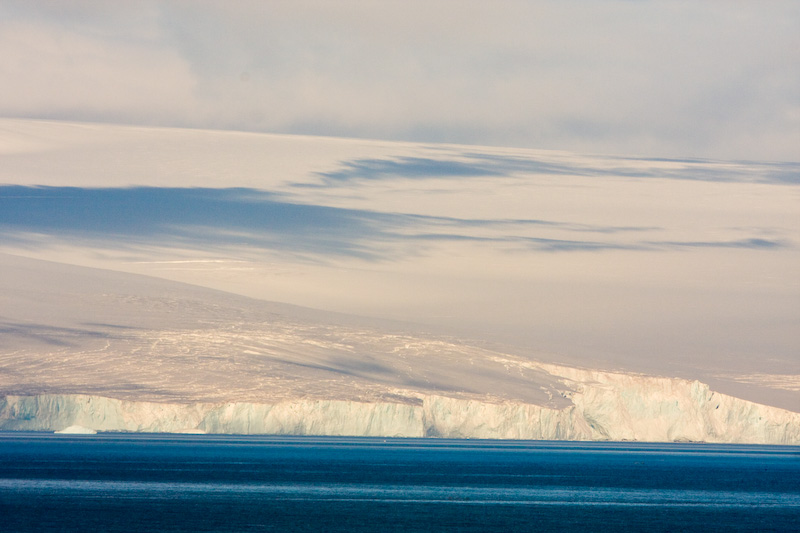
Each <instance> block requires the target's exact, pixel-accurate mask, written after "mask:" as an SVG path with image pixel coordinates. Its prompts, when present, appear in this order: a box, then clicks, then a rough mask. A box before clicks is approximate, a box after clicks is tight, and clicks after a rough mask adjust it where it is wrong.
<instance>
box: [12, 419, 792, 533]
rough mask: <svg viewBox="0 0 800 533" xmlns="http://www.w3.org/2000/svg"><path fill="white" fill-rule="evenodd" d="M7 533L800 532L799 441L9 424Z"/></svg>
mask: <svg viewBox="0 0 800 533" xmlns="http://www.w3.org/2000/svg"><path fill="white" fill-rule="evenodd" d="M0 531H3V532H7V533H10V532H28V531H37V532H39V531H108V532H121V531H131V532H132V531H136V532H142V531H192V532H196V531H331V532H336V531H348V532H358V531H380V532H388V531H403V532H414V531H426V532H428V531H464V532H472V531H474V532H495V531H800V447H793V446H749V445H717V444H701V443H686V444H644V443H618V442H602V443H597V442H593V443H576V442H552V441H485V440H445V439H379V438H349V437H284V436H279V437H278V436H271V437H266V436H230V435H214V436H212V435H160V434H159V435H154V434H121V433H106V434H102V433H101V434H98V435H53V434H43V433H23V432H19V433H16V432H7V433H0Z"/></svg>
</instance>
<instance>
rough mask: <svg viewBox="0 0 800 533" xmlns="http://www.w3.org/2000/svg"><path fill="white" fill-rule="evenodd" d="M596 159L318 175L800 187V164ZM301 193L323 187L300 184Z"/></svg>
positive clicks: (406, 164) (388, 167) (349, 164)
mask: <svg viewBox="0 0 800 533" xmlns="http://www.w3.org/2000/svg"><path fill="white" fill-rule="evenodd" d="M599 159H600V161H601V163H604V164H603V165H598V158H594V159H592V160H591V161H590V162H586V163H583V164H582V163H581V161H580V160H578V159H573V160H572V161H570V162H569V163H563V164H562V163H557V162H554V161H543V160H539V159H537V158H536V157H520V156H505V155H495V154H482V153H480V152H466V153H464V154H462V157H461V158H460V159H445V158H443V157H440V158H436V159H433V158H425V157H395V158H386V159H377V158H372V159H356V160H352V161H343V162H341V163H340V165H339V168H338V169H336V170H331V171H327V172H318V173H317V175H318V176H319V177H320V178H322V180H323V185H324V186H337V185H342V184H344V183H345V182H353V181H360V180H379V179H410V178H411V179H431V178H455V179H463V178H474V177H492V176H504V177H507V176H512V175H515V174H517V175H522V176H524V175H556V176H559V175H563V176H588V177H599V178H602V177H613V178H637V179H638V178H659V179H678V180H693V181H713V182H739V183H771V184H797V183H800V163H790V162H787V163H769V162H740V163H730V164H727V165H720V164H719V162H718V161H709V160H701V159H690V160H687V159H665V158H658V159H657V158H638V159H636V158H619V157H605V158H599ZM296 186H298V187H319V186H320V185H315V184H308V183H301V184H297V185H296Z"/></svg>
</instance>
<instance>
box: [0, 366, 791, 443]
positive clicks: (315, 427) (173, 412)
mask: <svg viewBox="0 0 800 533" xmlns="http://www.w3.org/2000/svg"><path fill="white" fill-rule="evenodd" d="M553 370H555V369H553ZM568 370H570V369H567V368H566V367H558V372H557V373H558V374H560V375H561V376H564V379H565V382H566V383H568V384H569V385H570V387H571V388H572V391H571V392H567V393H565V395H566V396H568V397H569V398H570V399H571V401H572V405H571V406H569V407H567V408H564V409H553V408H548V407H543V406H539V405H533V404H525V403H519V402H511V401H492V400H490V399H485V398H484V399H463V398H451V397H446V396H434V395H420V396H418V399H419V401H418V402H415V403H392V402H371V403H366V402H359V401H347V400H325V399H317V400H310V399H297V400H286V401H282V402H277V403H272V404H267V403H244V402H239V403H237V402H232V403H224V404H219V403H190V404H179V403H156V402H140V401H126V400H119V399H115V398H106V397H101V396H90V395H79V394H42V395H36V396H5V397H2V398H0V429H2V430H33V431H56V430H62V429H64V428H67V427H69V426H74V425H79V426H83V427H86V428H90V429H93V430H96V431H132V432H164V433H179V432H185V431H187V430H199V431H204V432H206V433H234V434H274V435H342V436H344V435H347V436H375V437H389V436H396V437H444V438H483V439H544V440H634V441H650V442H674V441H706V442H719V443H748V444H793V445H797V444H800V413H795V412H792V411H786V410H783V409H779V408H776V407H770V406H765V405H760V404H756V403H752V402H748V401H745V400H741V399H739V398H734V397H732V396H727V395H723V394H719V393H716V392H714V391H712V390H710V389H709V387H708V386H707V385H705V384H703V383H700V382H698V381H687V380H680V379H669V378H656V377H648V376H639V375H632V374H614V373H604V372H597V371H591V370H580V369H571V370H570V371H569V372H568Z"/></svg>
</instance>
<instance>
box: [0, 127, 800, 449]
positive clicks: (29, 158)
mask: <svg viewBox="0 0 800 533" xmlns="http://www.w3.org/2000/svg"><path fill="white" fill-rule="evenodd" d="M0 130H2V132H1V134H0V137H2V140H3V143H4V144H3V146H4V148H3V149H2V150H0V181H1V182H2V184H1V185H0V430H39V431H65V432H69V433H73V432H76V431H131V432H133V431H142V432H174V433H239V434H283V435H370V436H408V437H425V436H427V437H450V438H492V439H568V440H609V439H610V440H636V441H673V442H674V441H706V442H730V443H734V442H742V443H765V444H797V443H798V438H799V437H798V432H799V431H800V430H799V429H798V428H800V421H798V417H799V416H800V359H799V358H798V354H800V345H799V344H798V340H800V337H798V336H797V334H796V329H797V328H796V327H795V325H796V324H797V323H798V319H800V315H798V311H799V310H800V307H798V305H797V302H798V296H800V285H798V284H797V282H796V281H797V280H796V275H795V272H797V270H798V269H797V268H796V265H798V264H800V247H798V246H797V243H798V242H800V232H798V226H797V224H796V223H795V220H796V213H797V198H798V196H797V194H791V193H792V192H796V188H797V180H794V179H789V178H792V176H793V175H794V174H796V171H797V170H798V168H800V167H798V164H797V163H780V164H778V163H774V162H773V163H769V162H742V161H739V162H721V161H705V160H666V159H648V158H626V157H622V156H601V155H581V154H571V153H567V152H552V151H541V150H529V149H512V148H501V147H496V148H489V147H469V146H458V145H430V144H425V143H391V142H382V141H369V140H353V139H326V138H310V137H294V136H281V135H277V136H276V135H268V134H243V133H235V132H213V131H200V130H172V129H159V128H139V127H125V126H121V125H110V124H102V125H101V124H79V123H64V122H51V121H31V120H25V119H2V118H0ZM793 173H794V174H793ZM709 206H713V209H709ZM792 265H795V267H792ZM278 302H283V303H278Z"/></svg>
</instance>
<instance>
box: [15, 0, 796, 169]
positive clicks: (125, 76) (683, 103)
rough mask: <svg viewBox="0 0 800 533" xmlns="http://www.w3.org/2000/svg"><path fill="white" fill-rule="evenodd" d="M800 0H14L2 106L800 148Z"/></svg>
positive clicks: (376, 132) (122, 116)
mask: <svg viewBox="0 0 800 533" xmlns="http://www.w3.org/2000/svg"><path fill="white" fill-rule="evenodd" d="M798 28H800V4H799V3H798V2H796V1H794V0H785V1H780V0H775V1H766V2H751V1H724V2H723V1H705V2H693V1H685V2H684V1H650V0H639V1H632V0H626V1H611V0H598V1H593V2H586V1H583V0H566V1H525V2H515V1H508V2H502V3H492V2H483V1H472V0H466V1H462V0H458V1H437V2H431V1H417V0H411V1H402V2H399V1H386V2H362V1H341V2H321V1H303V0H301V1H291V2H289V1H286V2H284V1H271V2H264V1H252V2H250V1H238V2H221V1H192V2H188V1H172V2H159V1H137V2H92V1H75V2H57V1H15V0H7V1H4V2H2V3H1V4H0V50H2V53H0V79H2V80H3V83H2V84H0V116H5V117H27V118H46V119H64V120H72V121H97V122H110V123H124V124H139V125H155V126H176V127H191V128H208V129H230V130H243V131H257V132H273V133H295V134H311V135H323V136H343V137H355V138H365V139H384V140H400V141H418V142H437V143H438V142H444V143H464V144H476V145H491V146H510V147H520V148H540V149H564V150H572V151H578V152H588V153H604V154H622V155H643V156H650V157H702V158H712V159H737V160H739V159H746V160H769V161H797V160H798V158H799V156H800V154H798V146H800V32H798V31H797V30H798Z"/></svg>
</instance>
